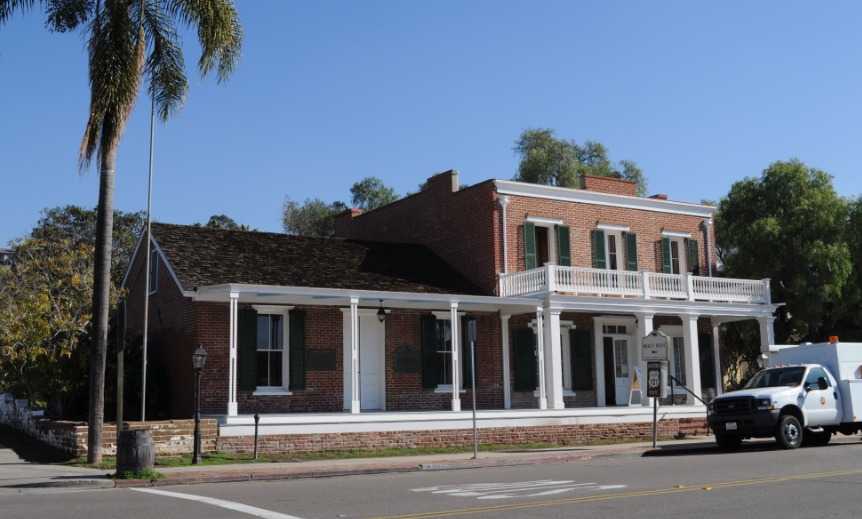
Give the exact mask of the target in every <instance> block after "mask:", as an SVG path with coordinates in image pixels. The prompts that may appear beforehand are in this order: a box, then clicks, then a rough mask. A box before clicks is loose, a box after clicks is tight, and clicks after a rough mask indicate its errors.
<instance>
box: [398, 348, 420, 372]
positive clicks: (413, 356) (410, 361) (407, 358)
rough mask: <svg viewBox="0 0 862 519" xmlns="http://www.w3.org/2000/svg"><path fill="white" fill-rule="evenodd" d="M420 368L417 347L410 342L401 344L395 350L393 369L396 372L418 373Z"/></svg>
mask: <svg viewBox="0 0 862 519" xmlns="http://www.w3.org/2000/svg"><path fill="white" fill-rule="evenodd" d="M421 370H422V360H421V358H420V356H419V348H417V347H415V346H412V345H410V344H402V345H401V346H399V347H398V349H396V350H395V371H396V372H398V373H419V371H421Z"/></svg>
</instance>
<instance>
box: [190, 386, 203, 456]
mask: <svg viewBox="0 0 862 519" xmlns="http://www.w3.org/2000/svg"><path fill="white" fill-rule="evenodd" d="M193 449H194V451H193V452H192V465H198V464H200V462H201V370H199V369H196V370H195V439H194V447H193Z"/></svg>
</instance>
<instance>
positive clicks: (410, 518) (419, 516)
mask: <svg viewBox="0 0 862 519" xmlns="http://www.w3.org/2000/svg"><path fill="white" fill-rule="evenodd" d="M858 474H862V469H855V470H836V471H831V472H812V473H808V474H794V475H789V476H771V477H765V478H756V479H740V480H735V481H724V482H720V483H701V484H693V485H689V486H682V487H674V488H659V489H654V490H635V491H631V492H615V493H610V494H596V495H592V496H583V497H570V498H565V499H551V500H546V501H529V502H525V503H517V504H514V503H513V504H507V505H496V506H483V507H473V508H460V509H454V510H441V511H437V512H421V513H415V514H405V515H393V516H381V517H377V518H375V519H428V518H432V517H452V516H458V515H473V514H484V513H489V512H509V511H513V510H524V509H527V508H545V507H551V506H560V505H567V504H573V503H593V502H597V501H611V500H614V499H626V498H631V497H645V496H660V495H668V494H682V493H686V492H702V491H703V489H704V487H710V489H711V490H719V489H722V488H734V487H744V486H753V485H766V484H770V483H783V482H787V481H800V480H806V479H823V478H829V477H837V476H852V475H858Z"/></svg>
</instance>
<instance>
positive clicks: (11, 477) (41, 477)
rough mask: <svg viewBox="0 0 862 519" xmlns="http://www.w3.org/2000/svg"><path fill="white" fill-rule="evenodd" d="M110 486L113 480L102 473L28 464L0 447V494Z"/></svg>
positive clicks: (99, 471)
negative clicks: (55, 488) (2, 492)
mask: <svg viewBox="0 0 862 519" xmlns="http://www.w3.org/2000/svg"><path fill="white" fill-rule="evenodd" d="M113 486H114V481H113V480H112V479H111V478H109V477H107V476H106V471H104V470H97V469H85V468H80V467H68V466H65V465H56V464H50V463H34V462H29V461H26V460H23V459H21V458H20V457H18V455H17V454H15V451H13V450H12V449H10V448H8V447H6V446H5V445H3V444H0V490H2V491H6V492H8V491H16V490H23V489H27V488H52V487H58V488H59V487H91V488H100V487H104V488H109V487H113Z"/></svg>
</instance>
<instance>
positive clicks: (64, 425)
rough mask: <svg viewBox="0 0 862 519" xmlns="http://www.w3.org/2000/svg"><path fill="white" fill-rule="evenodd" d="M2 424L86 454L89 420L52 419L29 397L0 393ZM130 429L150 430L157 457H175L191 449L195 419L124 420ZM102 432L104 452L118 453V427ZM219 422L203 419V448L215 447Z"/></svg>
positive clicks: (73, 452) (70, 450) (65, 448)
mask: <svg viewBox="0 0 862 519" xmlns="http://www.w3.org/2000/svg"><path fill="white" fill-rule="evenodd" d="M0 423H2V424H6V425H8V426H10V427H13V428H15V429H18V430H19V431H21V432H23V433H25V434H27V435H28V436H31V437H33V438H35V439H37V440H39V441H41V442H42V443H45V444H47V445H50V446H52V447H55V448H57V449H59V450H61V451H63V452H67V453H69V454H71V455H73V456H84V455H86V454H87V437H88V434H87V423H86V422H74V421H67V420H50V419H47V418H44V417H42V415H41V412H40V411H33V410H31V409H30V408H29V406H28V405H27V401H26V400H15V399H14V398H12V397H11V395H8V394H0ZM123 424H124V427H126V428H128V429H150V430H151V431H152V435H153V445H154V447H155V449H156V455H157V456H172V455H179V454H186V453H190V452H192V448H193V441H194V420H168V421H158V422H146V423H141V422H123ZM103 430H104V433H103V434H102V453H103V454H106V455H115V454H116V453H117V426H116V424H113V423H108V424H105V426H104V429H103ZM217 439H218V422H217V421H216V420H213V419H204V420H201V448H202V450H203V452H210V451H213V450H215V448H216V440H217Z"/></svg>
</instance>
